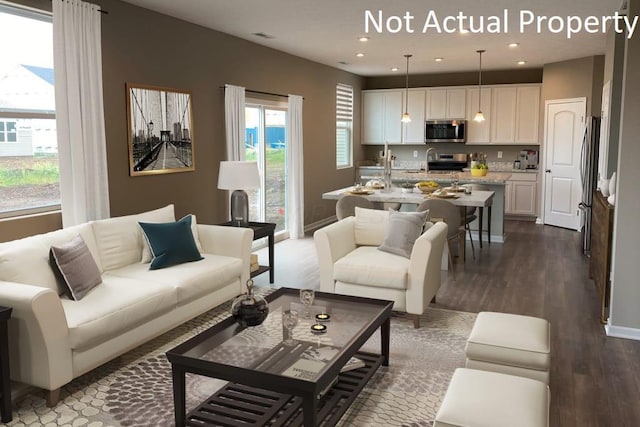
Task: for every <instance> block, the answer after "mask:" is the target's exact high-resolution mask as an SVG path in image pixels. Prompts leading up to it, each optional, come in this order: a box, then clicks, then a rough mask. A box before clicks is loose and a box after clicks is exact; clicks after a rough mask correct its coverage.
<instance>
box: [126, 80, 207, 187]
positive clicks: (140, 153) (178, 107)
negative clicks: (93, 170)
mask: <svg viewBox="0 0 640 427" xmlns="http://www.w3.org/2000/svg"><path fill="white" fill-rule="evenodd" d="M126 88H127V125H128V128H129V136H128V143H129V174H130V175H131V176H137V175H149V174H160V173H172V172H188V171H192V170H195V153H194V146H193V143H194V137H193V113H192V109H191V92H188V91H182V90H178V89H169V88H162V87H154V86H145V85H137V84H130V83H127V84H126Z"/></svg>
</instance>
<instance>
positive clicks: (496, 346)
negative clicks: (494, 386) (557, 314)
mask: <svg viewBox="0 0 640 427" xmlns="http://www.w3.org/2000/svg"><path fill="white" fill-rule="evenodd" d="M549 329H550V325H549V322H547V321H546V320H545V319H540V318H537V317H530V316H520V315H517V314H508V313H493V312H486V311H485V312H481V313H479V314H478V317H477V319H476V321H475V323H474V325H473V329H472V330H471V335H470V336H469V340H468V341H467V348H466V354H467V363H466V367H467V368H471V369H480V370H483V371H493V372H501V373H503V374H510V375H518V376H521V377H527V378H532V379H534V380H538V381H542V382H544V383H545V384H549V367H550V365H551V333H550V330H549Z"/></svg>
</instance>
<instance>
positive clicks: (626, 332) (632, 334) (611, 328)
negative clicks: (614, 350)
mask: <svg viewBox="0 0 640 427" xmlns="http://www.w3.org/2000/svg"><path fill="white" fill-rule="evenodd" d="M609 322H611V320H609ZM604 330H605V332H606V333H607V336H609V337H616V338H626V339H628V340H636V341H640V329H636V328H627V327H626V326H615V325H612V324H611V323H607V324H606V325H605V326H604Z"/></svg>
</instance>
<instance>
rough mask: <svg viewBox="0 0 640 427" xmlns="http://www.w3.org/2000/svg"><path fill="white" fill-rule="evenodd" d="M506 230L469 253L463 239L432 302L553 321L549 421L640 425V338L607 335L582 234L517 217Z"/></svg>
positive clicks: (558, 425) (563, 426)
mask: <svg viewBox="0 0 640 427" xmlns="http://www.w3.org/2000/svg"><path fill="white" fill-rule="evenodd" d="M505 230H506V233H507V240H506V242H505V243H504V244H492V245H491V246H488V245H485V246H484V248H483V249H482V250H479V249H478V248H477V247H476V258H477V259H476V260H475V261H473V260H472V259H471V251H470V249H471V248H470V246H469V245H467V251H468V252H467V261H466V263H465V264H464V266H463V265H462V264H459V265H458V266H457V268H456V281H453V280H452V278H451V276H450V275H449V276H448V277H447V278H446V282H445V283H444V284H443V286H442V288H441V289H440V291H439V292H438V295H437V301H438V306H442V307H445V308H451V309H455V310H463V311H471V312H479V311H502V312H508V313H516V314H524V315H531V316H538V317H543V318H545V319H547V320H549V321H550V322H551V333H552V343H551V351H552V361H551V383H550V385H549V386H550V389H551V415H550V425H551V426H552V427H571V426H580V427H586V426H640V342H638V341H632V340H625V339H621V338H610V337H607V336H606V334H605V332H604V328H603V325H602V324H600V322H599V299H598V295H597V292H596V289H595V286H594V284H593V281H592V280H591V279H589V274H588V258H587V257H585V256H584V255H583V254H582V251H581V248H580V245H581V241H580V234H579V233H576V232H574V231H570V230H565V229H562V228H555V227H550V226H543V225H536V224H534V223H532V222H523V221H507V222H506V227H505ZM639 309H640V308H639Z"/></svg>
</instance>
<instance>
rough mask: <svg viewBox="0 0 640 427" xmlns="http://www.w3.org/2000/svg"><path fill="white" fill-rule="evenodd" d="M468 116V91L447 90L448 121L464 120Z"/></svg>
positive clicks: (463, 89) (464, 89)
mask: <svg viewBox="0 0 640 427" xmlns="http://www.w3.org/2000/svg"><path fill="white" fill-rule="evenodd" d="M466 114H467V89H466V88H462V89H447V117H446V118H447V119H464V117H465V115H466Z"/></svg>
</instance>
